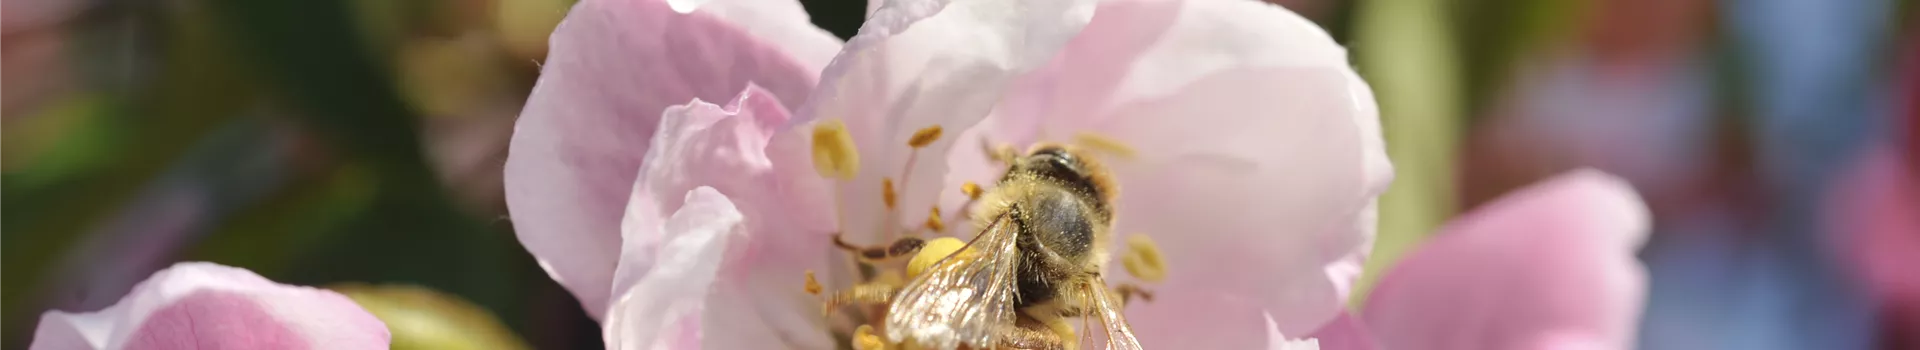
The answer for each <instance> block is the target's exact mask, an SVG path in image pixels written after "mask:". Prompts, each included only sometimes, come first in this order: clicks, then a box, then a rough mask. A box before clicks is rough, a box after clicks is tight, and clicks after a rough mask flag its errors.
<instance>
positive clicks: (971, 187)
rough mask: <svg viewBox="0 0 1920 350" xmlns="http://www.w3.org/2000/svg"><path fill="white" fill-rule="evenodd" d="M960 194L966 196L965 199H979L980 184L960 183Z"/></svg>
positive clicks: (971, 182)
mask: <svg viewBox="0 0 1920 350" xmlns="http://www.w3.org/2000/svg"><path fill="white" fill-rule="evenodd" d="M960 193H964V194H966V195H967V199H980V184H977V183H973V181H967V182H966V183H962V184H960Z"/></svg>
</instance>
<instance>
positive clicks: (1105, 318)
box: [1081, 277, 1140, 350]
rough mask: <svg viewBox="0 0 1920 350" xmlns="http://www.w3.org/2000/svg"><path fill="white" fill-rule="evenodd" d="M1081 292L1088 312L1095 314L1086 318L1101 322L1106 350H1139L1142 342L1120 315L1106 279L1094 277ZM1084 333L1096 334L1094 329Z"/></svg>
mask: <svg viewBox="0 0 1920 350" xmlns="http://www.w3.org/2000/svg"><path fill="white" fill-rule="evenodd" d="M1081 290H1082V291H1083V292H1082V293H1083V294H1082V295H1084V296H1085V297H1086V299H1085V300H1087V304H1088V305H1087V306H1088V312H1091V313H1093V314H1092V315H1087V316H1085V317H1086V318H1088V319H1096V320H1098V321H1099V323H1100V329H1101V330H1102V332H1101V335H1103V336H1104V337H1105V338H1106V344H1107V346H1106V349H1108V350H1139V349H1140V340H1138V339H1135V338H1134V337H1133V328H1132V327H1129V326H1127V317H1126V316H1123V315H1121V314H1120V307H1119V303H1115V302H1114V301H1113V294H1112V293H1110V292H1108V289H1107V281H1106V279H1104V278H1100V277H1094V278H1093V279H1092V281H1090V282H1088V283H1085V284H1083V285H1082V287H1081ZM1081 328H1082V329H1086V327H1081ZM1083 332H1086V333H1087V335H1089V336H1091V335H1093V333H1094V332H1093V330H1092V329H1086V330H1084V331H1083Z"/></svg>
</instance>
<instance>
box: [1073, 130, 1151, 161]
mask: <svg viewBox="0 0 1920 350" xmlns="http://www.w3.org/2000/svg"><path fill="white" fill-rule="evenodd" d="M1073 142H1074V143H1075V144H1078V145H1080V146H1082V147H1086V148H1087V149H1090V150H1094V151H1098V152H1100V153H1106V154H1110V155H1113V156H1115V157H1120V158H1133V155H1134V154H1136V153H1135V152H1134V151H1133V147H1132V146H1127V143H1125V142H1120V140H1115V139H1113V138H1111V137H1107V136H1106V135H1101V134H1095V133H1091V132H1082V133H1080V134H1078V135H1074V137H1073Z"/></svg>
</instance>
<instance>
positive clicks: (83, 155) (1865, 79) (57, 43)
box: [0, 0, 1920, 349]
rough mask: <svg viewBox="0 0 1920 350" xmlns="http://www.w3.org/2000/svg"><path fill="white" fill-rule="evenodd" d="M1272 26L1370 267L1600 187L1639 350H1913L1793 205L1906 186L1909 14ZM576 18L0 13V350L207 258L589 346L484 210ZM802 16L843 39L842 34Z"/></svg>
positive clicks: (1647, 7) (560, 7) (1458, 12)
mask: <svg viewBox="0 0 1920 350" xmlns="http://www.w3.org/2000/svg"><path fill="white" fill-rule="evenodd" d="M1274 2H1276V3H1280V4H1282V5H1285V6H1288V7H1289V8H1292V9H1294V10H1295V11H1297V12H1300V13H1302V14H1303V15H1306V16H1307V17H1309V18H1311V19H1314V20H1315V21H1317V22H1319V23H1320V24H1321V25H1322V26H1324V27H1326V28H1327V30H1328V31H1329V32H1330V33H1331V34H1332V35H1333V36H1334V37H1335V38H1336V40H1339V41H1340V42H1342V43H1346V44H1347V45H1349V46H1350V47H1351V50H1352V53H1353V55H1354V62H1355V64H1356V65H1357V66H1358V68H1359V70H1360V72H1361V74H1362V75H1363V76H1365V77H1366V78H1367V79H1368V80H1369V81H1370V82H1371V83H1372V84H1373V87H1374V89H1375V90H1376V93H1377V94H1378V95H1379V101H1380V103H1381V108H1382V110H1383V120H1384V123H1385V125H1386V127H1387V131H1386V133H1387V134H1386V136H1387V139H1388V143H1389V147H1390V152H1391V153H1392V155H1393V158H1394V161H1395V165H1396V167H1397V169H1398V170H1399V177H1398V180H1397V181H1396V183H1395V184H1394V188H1393V190H1392V192H1391V193H1390V194H1389V195H1388V197H1387V199H1386V200H1385V202H1384V204H1383V207H1382V208H1383V213H1382V219H1383V221H1382V228H1381V235H1382V238H1381V241H1380V242H1379V246H1378V247H1377V252H1378V253H1377V254H1376V256H1377V259H1376V260H1377V261H1375V262H1374V264H1373V265H1374V267H1375V268H1377V267H1379V266H1386V265H1387V264H1390V263H1391V262H1392V261H1393V260H1394V259H1395V258H1396V257H1397V256H1398V255H1399V254H1400V253H1402V252H1404V251H1405V249H1407V248H1409V247H1412V246H1414V245H1415V244H1417V243H1418V242H1419V241H1420V238H1421V237H1422V236H1423V235H1424V234H1425V233H1426V232H1429V231H1431V230H1432V229H1433V228H1434V227H1436V226H1437V225H1439V224H1440V223H1441V222H1442V221H1444V220H1445V219H1446V218H1448V217H1450V216H1452V215H1454V214H1457V213H1458V212H1459V211H1460V210H1462V209H1463V208H1471V207H1472V206H1474V205H1475V204H1477V203H1480V202H1482V201H1485V200H1487V199H1490V198H1492V197H1494V196H1497V195H1498V194H1500V193H1503V192H1505V191H1506V190H1509V189H1512V188H1515V187H1517V186H1521V185H1523V184H1526V183H1528V182H1530V181H1533V180H1536V179H1539V178H1542V177H1544V176H1547V175H1550V174H1553V173H1556V172H1559V171H1562V170H1566V169H1571V168H1573V167H1577V166H1594V167H1600V168H1602V169H1605V170H1608V171H1611V172H1616V173H1621V174H1623V176H1626V177H1628V178H1629V179H1630V180H1632V181H1634V183H1635V185H1636V187H1638V188H1640V190H1641V191H1642V192H1643V193H1645V194H1646V197H1647V199H1648V201H1649V202H1650V204H1651V205H1652V206H1653V208H1654V211H1655V217H1656V236H1655V238H1654V242H1653V243H1652V244H1651V245H1650V247H1649V248H1648V251H1647V252H1646V253H1645V254H1644V257H1645V258H1646V260H1647V261H1648V263H1649V264H1650V266H1652V268H1653V270H1654V276H1653V278H1654V279H1653V280H1654V282H1655V287H1654V290H1653V295H1652V300H1650V304H1649V310H1650V311H1649V313H1648V319H1647V320H1646V322H1645V324H1647V326H1645V327H1646V332H1644V333H1645V334H1644V335H1643V338H1647V339H1644V340H1643V344H1642V346H1643V347H1644V348H1650V349H1666V348H1672V349H1693V348H1721V347H1722V346H1721V345H1726V346H1735V347H1737V346H1741V345H1742V344H1756V346H1759V347H1745V348H1755V349H1772V348H1781V349H1792V348H1823V349H1850V348H1888V349H1892V348H1898V347H1901V346H1920V343H1912V342H1911V341H1914V340H1912V339H1913V337H1914V335H1913V334H1912V333H1908V332H1906V331H1905V330H1907V329H1914V328H1908V327H1920V320H1914V319H1911V318H1908V319H1900V318H1898V317H1887V316H1884V315H1882V313H1881V312H1878V311H1877V310H1879V308H1878V307H1877V306H1876V304H1875V301H1873V300H1868V299H1867V298H1865V297H1863V296H1861V295H1862V293H1859V292H1858V289H1860V288H1859V287H1854V286H1852V285H1854V284H1855V283H1851V282H1847V280H1846V278H1847V277H1846V274H1845V273H1844V271H1845V270H1847V269H1848V267H1846V266H1845V265H1844V264H1843V263H1841V262H1839V261H1840V260H1841V259H1834V258H1833V257H1832V256H1831V253H1828V251H1830V249H1825V248H1820V247H1823V246H1826V245H1830V243H1829V242H1828V240H1826V239H1825V238H1822V237H1827V236H1830V235H1832V234H1834V233H1831V232H1827V231H1826V230H1824V229H1822V227H1825V226H1823V225H1822V224H1820V223H1819V221H1820V220H1821V219H1820V218H1819V215H1817V213H1818V212H1819V210H1818V209H1819V208H1816V207H1814V205H1816V204H1814V203H1817V202H1818V201H1817V200H1816V199H1817V198H1820V197H1821V195H1820V193H1823V192H1825V191H1826V189H1827V188H1828V187H1830V185H1831V184H1832V182H1833V180H1832V178H1833V176H1829V174H1831V173H1835V172H1838V171H1839V170H1836V169H1840V168H1843V167H1844V163H1845V160H1848V159H1852V158H1853V155H1855V154H1859V153H1861V152H1862V151H1861V149H1863V148H1864V147H1868V146H1865V145H1869V144H1873V143H1874V142H1875V141H1873V140H1884V142H1887V143H1891V144H1896V145H1900V146H1896V148H1898V149H1903V150H1906V151H1905V152H1906V153H1907V154H1911V155H1913V156H1911V157H1910V159H1920V151H1913V149H1916V148H1920V141H1902V140H1911V139H1915V138H1916V137H1914V136H1913V135H1912V134H1901V133H1900V132H1898V131H1899V130H1900V129H1901V127H1890V126H1900V125H1905V126H1906V127H1909V128H1911V127H1915V126H1916V125H1920V122H1915V121H1913V120H1914V119H1916V118H1920V117H1914V115H1915V113H1916V112H1913V110H1914V109H1915V108H1913V106H1912V105H1913V100H1914V99H1915V98H1914V97H1913V96H1916V95H1920V93H1916V91H1914V89H1913V88H1914V83H1913V80H1914V78H1913V77H1914V76H1915V73H1913V72H1915V71H1916V68H1915V58H1913V57H1915V52H1914V51H1915V49H1914V47H1916V46H1920V42H1916V41H1915V39H1914V37H1915V36H1914V35H1913V34H1914V33H1915V28H1914V27H1915V26H1914V25H1913V24H1912V22H1913V21H1912V17H1913V13H1914V12H1915V10H1914V6H1913V3H1914V1H1910V0H1884V1H1879V0H1834V1H1825V0H1746V1H1709V0H1618V1H1598V0H1594V1H1577V0H1570V1H1528V0H1399V1H1380V0H1375V1H1358V0H1356V1H1344V0H1280V1H1274ZM571 3H572V1H570V0H345V1H321V0H311V1H261V0H174V1H142V0H5V2H4V3H3V4H4V6H5V7H4V8H3V9H0V14H4V18H3V21H0V29H3V31H0V34H4V37H0V44H3V45H4V46H3V47H0V53H4V55H3V56H4V71H3V72H0V78H4V81H3V82H0V87H4V90H0V96H3V97H4V105H0V112H4V116H3V117H4V119H3V120H4V124H3V125H0V131H3V132H4V134H0V141H4V144H0V160H3V161H0V170H3V171H4V177H0V198H3V199H4V201H0V207H3V208H4V209H5V211H4V220H0V229H4V243H3V244H0V250H3V251H0V257H3V258H4V261H3V265H0V267H3V269H4V271H0V273H3V275H0V276H4V283H0V286H4V290H3V291H0V297H3V300H0V310H4V312H3V313H0V317H4V319H3V320H4V334H3V335H0V347H3V348H8V349H13V348H24V347H25V345H26V344H27V342H28V341H29V340H30V338H29V337H30V335H31V334H32V330H33V325H34V322H35V320H36V319H37V317H38V315H39V314H40V313H41V312H42V311H44V310H47V309H48V308H59V309H67V310H92V309H97V308H100V307H103V306H106V305H108V304H111V303H112V302H113V301H115V300H117V299H118V298H119V296H120V295H121V294H122V293H125V291H126V290H127V288H130V287H131V285H132V284H133V283H136V282H138V281H140V280H141V279H143V278H145V277H146V276H147V275H148V274H149V273H151V272H152V271H154V270H157V269H159V268H163V267H165V266H167V265H169V264H171V263H172V262H175V261H184V260H205V261H214V262H219V263H222V264H227V265H233V266H239V267H244V268H248V269H251V270H253V271H256V272H258V273H260V274H262V275H264V276H267V277H269V278H272V279H274V280H277V281H280V282H283V283H293V284H307V285H321V286H338V287H339V288H342V289H343V290H348V291H352V292H350V293H349V294H351V295H353V296H354V297H355V298H356V299H358V300H362V302H363V304H367V305H369V308H370V309H374V311H375V312H376V313H380V314H381V316H382V318H383V319H387V320H388V322H389V324H390V325H395V324H396V321H395V317H414V316H409V315H417V316H418V319H419V320H421V321H419V322H421V323H420V324H427V325H430V326H422V327H425V328H420V329H433V327H443V328H440V331H441V332H442V333H432V332H431V331H419V332H422V333H419V334H441V336H442V337H440V338H433V337H426V336H423V337H426V338H420V339H426V340H421V341H420V342H413V343H409V342H405V341H397V342H396V344H395V345H396V348H445V347H454V346H462V344H465V345H470V346H475V347H476V348H492V347H500V348H512V347H519V346H531V347H533V348H542V349H547V348H553V349H593V348H599V347H600V344H599V341H600V340H599V339H600V337H599V330H598V326H597V325H596V324H595V323H594V322H593V321H592V320H590V319H588V318H587V317H586V315H585V314H584V313H583V312H581V311H580V309H579V307H578V306H577V305H578V304H577V303H575V302H574V301H573V300H572V298H571V297H570V296H569V295H568V294H567V293H566V292H565V291H564V290H563V289H561V288H559V287H558V285H556V284H555V283H554V282H552V281H551V280H549V279H548V278H547V277H546V275H545V274H544V273H542V272H541V270H540V268H539V267H537V266H536V265H535V264H534V263H533V260H532V259H531V257H530V256H529V255H528V254H527V253H526V252H525V251H524V250H522V249H521V248H520V247H519V245H518V243H517V242H516V241H515V239H514V236H513V233H512V232H511V230H512V225H510V224H509V222H508V220H509V218H508V217H507V215H506V214H507V213H506V210H505V206H504V204H503V203H502V197H501V185H500V181H501V173H500V167H501V163H502V161H503V160H504V157H505V151H506V142H507V137H508V136H509V135H510V134H511V132H512V126H513V119H514V116H515V115H516V114H517V113H518V111H519V108H520V104H521V103H522V102H523V101H524V99H525V96H526V93H527V92H528V91H529V89H530V88H531V86H532V84H533V82H534V81H535V79H536V78H537V76H538V73H539V62H540V60H541V59H542V57H543V56H544V53H545V47H546V36H547V32H548V31H550V30H551V29H552V28H553V26H554V25H555V24H556V23H557V22H558V21H559V20H560V19H561V18H562V17H563V16H564V15H565V13H566V11H567V9H568V7H569V6H570V5H571ZM803 3H804V4H805V5H806V8H807V10H808V11H809V12H810V13H811V14H812V16H813V20H814V22H815V23H816V24H818V25H819V26H821V27H822V28H826V29H828V30H829V31H831V32H834V33H835V34H838V35H840V36H842V37H843V38H844V37H846V36H848V35H850V34H851V33H853V32H854V31H855V30H856V29H857V28H858V27H859V24H860V23H859V22H860V19H861V16H862V12H863V10H864V8H865V4H864V3H863V2H861V1H825V0H823V1H811V0H810V1H803ZM1809 119H1811V121H1808V120H1809ZM1903 120H1904V121H1903ZM1903 123H1904V124H1903ZM1902 142H1907V143H1902ZM1910 163H1912V164H1920V161H1912V162H1910ZM1916 235H1920V233H1916ZM1728 252H1732V253H1728ZM1742 252H1763V253H1764V254H1761V253H1754V254H1761V255H1759V256H1762V257H1760V258H1754V257H1753V256H1756V255H1754V254H1747V253H1742ZM1714 254H1721V255H1714ZM1703 257H1704V258H1703ZM1714 257H1722V258H1718V259H1717V260H1716V258H1714ZM1743 259H1761V260H1743ZM1756 261H1757V262H1756ZM1916 261H1920V260H1916ZM1729 264H1731V265H1733V266H1739V267H1726V266H1728V265H1729ZM1749 265H1751V266H1749ZM1699 266H1709V267H1715V268H1717V269H1711V268H1710V269H1706V270H1701V269H1700V268H1696V267H1699ZM1749 269H1758V270H1755V271H1760V273H1767V274H1770V275H1769V276H1774V275H1776V274H1777V275H1778V276H1782V277H1778V278H1777V279H1779V280H1780V281H1774V282H1766V281H1760V282H1754V281H1750V280H1747V279H1739V278H1738V277H1728V278H1734V279H1735V280H1734V281H1732V282H1729V283H1736V284H1735V285H1738V286H1749V285H1746V284H1738V283H1756V284H1752V285H1750V286H1751V287H1752V288H1754V290H1756V291H1763V292H1764V291H1780V293H1773V294H1766V293H1760V294H1756V295H1757V296H1753V298H1757V299H1755V300H1760V301H1756V302H1755V303H1759V304H1756V305H1762V306H1754V305H1747V304H1740V305H1728V306H1724V310H1720V311H1726V310H1750V309H1753V308H1764V307H1768V305H1772V306H1778V307H1779V308H1780V309H1781V310H1784V311H1780V312H1778V313H1761V314H1760V315H1759V316H1755V315H1746V316H1733V317H1726V319H1711V320H1706V321H1700V320H1698V319H1697V318H1689V317H1688V316H1691V315H1695V314H1696V313H1702V312H1719V311H1714V310H1697V309H1694V308H1688V307H1685V306H1686V304H1687V301H1689V300H1694V299H1692V298H1699V297H1702V296H1707V295H1713V294H1712V293H1715V292H1722V293H1724V292H1725V291H1716V290H1715V289H1717V288H1714V287H1713V286H1690V285H1689V284H1686V283H1677V284H1671V285H1670V284H1664V282H1663V281H1669V280H1681V281H1684V280H1688V279H1692V278H1693V277H1698V276H1696V275H1693V274H1703V276H1710V277H1714V276H1718V277H1725V276H1742V275H1745V274H1749V273H1752V272H1749ZM1668 271H1673V272H1671V273H1669V272H1668ZM1700 271H1705V272H1700ZM1718 277H1716V278H1718ZM1836 281H1837V282H1836ZM347 283H353V284H347ZM1766 283H1774V284H1766ZM1696 284H1698V283H1696ZM375 286H389V287H375ZM393 286H407V287H393ZM1822 286H1831V287H1830V288H1829V287H1822ZM436 291H437V292H436ZM1774 294H1778V295H1774ZM423 300H424V301H423ZM375 305H380V306H375ZM1669 305H1674V306H1676V307H1677V308H1674V309H1661V307H1662V306H1669ZM1659 310H1679V311H1666V312H1662V311H1659ZM1743 317H1744V318H1743ZM1750 319H1756V320H1760V321H1753V320H1750ZM1667 320H1693V321H1687V322H1679V321H1673V322H1679V323H1668V321H1667ZM1767 320H1775V321H1767ZM496 322H497V323H496ZM1769 322H1773V323H1769ZM1801 322H1807V324H1808V325H1810V326H1808V325H1803V324H1801ZM1696 324H1698V325H1696ZM396 327H398V326H397V325H396ZM1667 327H1680V329H1682V330H1681V331H1663V330H1667V329H1669V328H1667ZM1689 327H1691V328H1689ZM1779 329H1795V330H1796V331H1795V332H1791V333H1793V334H1788V335H1781V334H1770V333H1779V332H1775V330H1779ZM448 330H451V333H452V334H467V335H472V334H479V335H482V336H479V337H446V336H445V334H447V333H446V332H449V331H448ZM396 332H397V333H401V331H399V330H396ZM407 334H414V333H407ZM403 337H404V335H403ZM410 339H411V338H410ZM1702 339H1705V340H1702ZM1749 339H1751V343H1749V342H1748V341H1749ZM1902 339H1905V340H1902ZM1701 344H1706V346H1704V347H1700V346H1693V345H1701ZM1902 344H1912V345H1902ZM1798 345H1809V346H1811V347H1802V346H1798ZM1775 346H1777V347H1775ZM1909 348H1910V347H1909Z"/></svg>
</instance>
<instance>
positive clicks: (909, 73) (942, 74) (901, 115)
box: [796, 0, 1093, 242]
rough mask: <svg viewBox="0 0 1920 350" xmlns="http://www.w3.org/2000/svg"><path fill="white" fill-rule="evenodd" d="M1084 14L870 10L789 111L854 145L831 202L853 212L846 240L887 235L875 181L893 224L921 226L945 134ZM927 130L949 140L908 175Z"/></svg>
mask: <svg viewBox="0 0 1920 350" xmlns="http://www.w3.org/2000/svg"><path fill="white" fill-rule="evenodd" d="M1092 9H1093V1H1089V0H1062V1H1025V0H952V1H948V0H897V1H887V2H886V3H885V4H884V5H883V6H882V7H880V8H879V9H878V10H876V11H875V12H874V13H873V15H872V16H871V18H869V19H868V20H867V22H866V23H865V24H864V25H863V26H862V27H861V28H860V32H859V34H858V35H856V36H855V37H854V38H852V39H850V40H848V42H847V45H846V47H845V48H844V49H843V50H842V51H841V53H840V55H839V56H838V57H835V58H834V60H833V63H832V64H831V65H829V66H828V67H827V69H826V71H825V72H823V73H822V75H821V83H820V86H819V88H817V89H816V91H815V95H814V96H813V97H812V98H811V99H809V100H808V103H807V105H806V106H804V107H802V108H801V109H800V110H798V112H797V113H796V117H797V119H798V120H800V121H803V122H806V121H815V120H820V119H826V118H838V119H842V120H844V121H845V123H846V125H847V129H848V131H849V133H850V134H851V135H852V136H853V140H854V143H855V144H856V145H857V146H858V147H859V152H860V159H861V169H860V172H859V174H858V175H857V176H856V177H855V179H854V180H852V181H851V182H849V183H848V185H847V186H843V187H842V189H841V190H840V191H839V194H840V197H839V199H838V200H839V201H840V203H839V208H840V209H841V210H843V211H844V212H847V213H851V215H848V220H847V221H846V222H847V225H849V227H846V229H847V231H849V232H847V235H848V237H849V239H851V240H855V241H859V242H868V241H878V240H880V239H881V237H885V236H883V235H881V234H880V233H881V232H885V231H889V230H893V229H895V228H894V227H886V225H884V224H885V223H886V222H887V221H886V220H882V219H881V217H880V215H878V214H879V213H884V212H885V208H884V205H883V203H882V201H881V200H880V198H882V197H881V188H882V187H881V185H880V183H881V179H882V178H893V180H894V181H895V182H896V183H897V184H899V185H900V186H901V187H902V188H901V189H900V191H899V193H900V197H899V198H900V200H899V206H900V207H901V208H904V209H903V210H901V211H900V212H899V213H900V216H904V217H905V218H896V219H899V220H902V221H904V222H918V221H919V220H921V219H924V218H925V215H926V212H927V208H930V207H931V206H932V205H933V204H934V200H935V198H937V197H936V193H937V189H938V188H940V185H941V183H942V181H943V180H944V178H943V176H944V174H945V173H946V172H947V168H948V166H947V164H946V162H943V161H941V160H942V159H945V158H946V154H947V153H948V150H949V149H951V147H952V145H953V140H954V138H953V137H951V136H952V135H954V134H958V133H959V132H960V131H964V130H967V129H968V128H971V127H972V126H973V125H974V124H975V123H978V122H979V121H980V119H982V118H985V117H986V115H987V113H988V112H990V111H991V110H992V109H993V106H994V104H995V103H996V102H997V101H999V100H1000V99H1001V96H1002V95H1003V94H1004V93H1005V92H1006V86H1007V85H1008V82H1009V81H1011V80H1012V79H1013V78H1014V77H1016V76H1018V75H1019V74H1022V73H1025V72H1027V71H1030V70H1032V69H1033V68H1035V67H1037V66H1038V65H1039V64H1041V63H1043V62H1045V61H1046V60H1047V59H1048V58H1050V57H1053V56H1054V54H1055V53H1056V52H1058V50H1059V49H1060V47H1061V46H1063V45H1065V44H1066V42H1067V40H1069V39H1070V38H1072V37H1073V36H1074V35H1075V34H1078V33H1079V31H1080V28H1081V27H1082V26H1084V25H1085V24H1086V21H1087V19H1088V17H1090V16H1091V13H1092V12H1091V11H1092ZM932 126H939V127H941V128H942V129H944V130H946V131H947V132H948V134H947V135H949V137H945V138H942V139H941V140H939V141H937V142H934V143H933V144H931V145H930V146H928V147H925V148H923V149H921V150H920V151H919V152H920V155H919V156H918V161H916V162H915V163H914V164H913V167H912V169H911V170H909V169H906V168H907V164H906V163H907V159H908V158H909V156H908V154H909V152H910V151H911V149H910V148H909V147H907V139H908V138H909V137H911V136H912V135H913V133H914V132H915V131H917V130H920V129H922V128H927V127H932ZM965 151H967V152H974V151H972V150H965ZM909 172H910V173H911V175H910V176H905V177H902V176H901V175H902V174H904V173H909ZM949 208H951V207H949Z"/></svg>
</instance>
